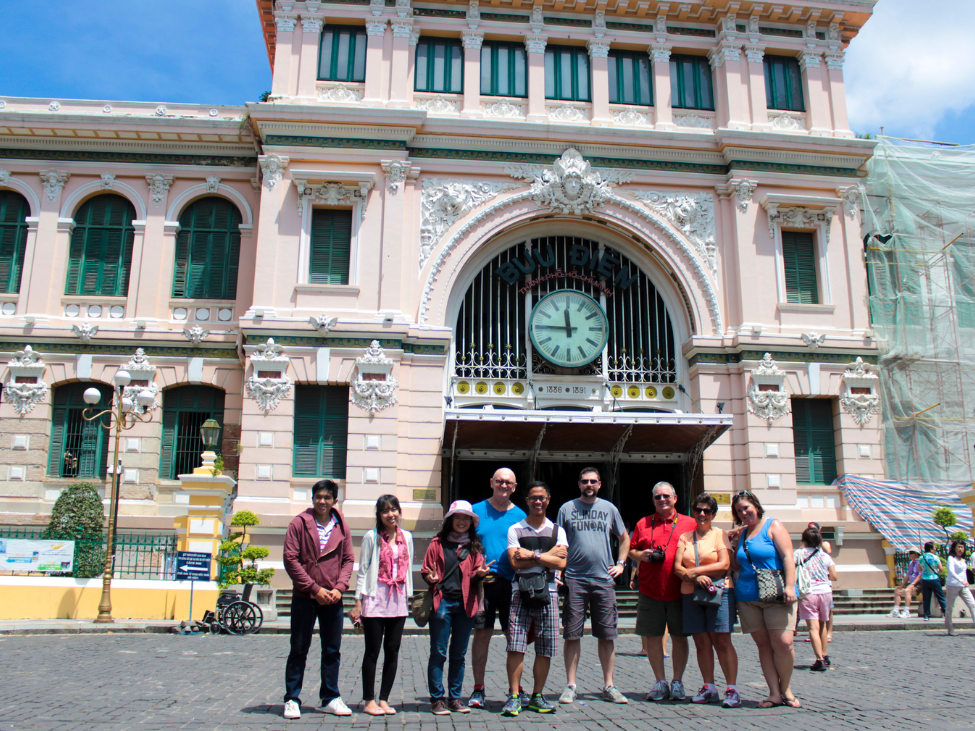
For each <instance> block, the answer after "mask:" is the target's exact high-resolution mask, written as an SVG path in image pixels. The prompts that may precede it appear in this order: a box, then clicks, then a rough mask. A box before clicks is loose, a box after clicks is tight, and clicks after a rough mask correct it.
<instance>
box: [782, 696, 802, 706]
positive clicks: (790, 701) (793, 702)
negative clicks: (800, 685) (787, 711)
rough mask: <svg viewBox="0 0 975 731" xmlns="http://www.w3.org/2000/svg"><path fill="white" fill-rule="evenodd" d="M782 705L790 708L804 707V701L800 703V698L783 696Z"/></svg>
mask: <svg viewBox="0 0 975 731" xmlns="http://www.w3.org/2000/svg"><path fill="white" fill-rule="evenodd" d="M782 705H783V706H788V707H789V708H802V703H800V702H799V699H798V698H796V697H794V696H793V697H792V698H783V699H782Z"/></svg>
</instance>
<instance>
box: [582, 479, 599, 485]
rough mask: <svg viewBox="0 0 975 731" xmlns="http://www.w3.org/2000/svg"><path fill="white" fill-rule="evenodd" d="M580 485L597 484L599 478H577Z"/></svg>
mask: <svg viewBox="0 0 975 731" xmlns="http://www.w3.org/2000/svg"><path fill="white" fill-rule="evenodd" d="M579 484H580V485H598V484H599V480H579Z"/></svg>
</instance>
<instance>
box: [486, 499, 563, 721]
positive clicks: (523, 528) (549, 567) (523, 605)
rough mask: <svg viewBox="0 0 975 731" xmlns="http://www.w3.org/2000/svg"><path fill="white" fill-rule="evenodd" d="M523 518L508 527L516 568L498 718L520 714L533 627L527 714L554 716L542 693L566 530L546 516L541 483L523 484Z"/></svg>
mask: <svg viewBox="0 0 975 731" xmlns="http://www.w3.org/2000/svg"><path fill="white" fill-rule="evenodd" d="M527 500H528V517H527V518H525V519H524V520H522V521H521V522H519V523H517V524H515V525H513V526H511V528H509V529H508V558H509V559H510V560H511V565H512V566H514V568H515V574H516V579H517V580H516V582H515V584H514V587H513V589H512V594H511V619H510V625H509V629H510V632H509V634H508V660H507V671H508V701H507V702H506V703H505V704H504V708H502V709H501V713H502V715H505V716H517V715H518V714H519V713H521V710H522V703H521V697H520V688H521V676H522V673H523V672H524V669H525V652H526V651H527V650H528V631H529V629H530V628H532V627H534V632H535V664H534V666H533V668H532V682H533V687H532V692H531V696H530V698H529V701H528V710H530V711H535V712H536V713H554V712H555V706H554V705H553V704H551V703H549V702H548V701H547V700H545V697H544V696H543V695H542V693H543V692H544V690H545V681H546V680H547V679H548V672H549V669H550V667H551V664H552V658H553V657H555V656H556V655H558V652H559V649H558V648H559V599H558V596H557V595H556V593H555V576H554V574H553V572H555V571H560V570H562V569H564V568H565V559H566V556H567V555H568V541H567V540H566V537H565V531H564V530H563V529H562V528H560V527H559V526H557V525H555V524H554V523H553V522H552V521H551V520H549V519H548V518H546V517H545V511H546V510H548V505H549V502H550V501H551V500H552V493H551V491H550V490H549V488H548V485H546V484H545V483H544V482H541V481H536V482H532V483H530V484H529V485H528V496H527Z"/></svg>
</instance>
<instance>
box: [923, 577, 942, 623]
mask: <svg viewBox="0 0 975 731" xmlns="http://www.w3.org/2000/svg"><path fill="white" fill-rule="evenodd" d="M932 593H934V595H935V596H936V597H937V598H938V604H940V605H941V614H942V615H943V614H944V613H945V593H944V591H942V589H941V580H940V579H921V601H922V606H923V608H924V617H925V619H927V618H930V616H931V594H932Z"/></svg>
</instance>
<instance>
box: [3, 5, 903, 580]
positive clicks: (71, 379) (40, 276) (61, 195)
mask: <svg viewBox="0 0 975 731" xmlns="http://www.w3.org/2000/svg"><path fill="white" fill-rule="evenodd" d="M872 5H873V3H872V2H869V1H863V0H846V1H843V0H839V1H837V2H819V1H816V0H809V1H806V0H801V1H797V2H792V3H789V2H786V3H781V4H769V3H755V2H748V1H742V2H728V1H727V0H695V1H693V2H686V3H667V2H656V1H655V0H651V1H650V2H631V3H626V2H616V0H610V2H608V3H576V4H573V3H564V2H551V1H550V0H543V1H540V2H538V3H537V4H535V5H530V4H522V3H521V2H520V1H519V0H513V1H512V0H492V2H490V3H488V2H483V3H480V4H479V3H478V2H476V1H475V2H470V3H466V2H465V3H458V2H445V1H440V2H438V1H436V0H431V1H427V0H423V1H421V0H416V1H415V2H413V3H412V4H411V2H410V0H372V1H371V2H367V1H366V0H345V1H344V2H319V1H318V0H302V1H299V0H257V7H258V10H259V15H260V21H261V23H262V25H263V29H264V36H265V40H266V43H267V49H268V56H269V60H270V63H271V65H272V68H273V75H274V80H273V88H272V90H271V92H270V95H269V97H268V99H267V101H265V102H261V103H252V104H248V105H247V106H246V108H243V107H241V108H211V107H208V106H190V105H179V104H162V103H160V104H144V103H129V102H90V101H71V100H51V99H14V98H4V99H3V100H2V101H0V227H2V238H0V351H2V352H0V358H2V363H3V366H4V373H3V391H4V393H3V401H2V407H0V419H2V420H0V522H2V523H3V524H6V525H15V524H19V525H23V524H31V525H39V524H44V523H46V514H47V513H49V512H50V510H51V506H52V504H53V502H54V500H55V499H56V498H57V497H58V495H59V494H60V491H61V490H62V489H63V488H64V487H65V486H67V485H69V484H71V483H73V482H76V481H78V480H79V479H86V480H90V481H94V482H97V483H98V484H99V486H100V487H105V486H106V485H108V484H109V482H108V480H109V479H110V474H111V472H112V465H111V462H112V459H111V454H110V448H109V442H110V439H111V435H110V434H106V433H102V432H103V430H101V429H97V428H94V427H92V426H90V425H86V422H84V420H83V419H82V418H81V412H82V409H83V408H84V403H83V401H82V398H81V397H82V393H83V392H84V390H85V389H86V388H90V387H92V386H95V387H97V388H99V389H101V390H102V392H103V402H104V403H108V400H109V399H111V385H110V384H111V383H112V377H113V375H114V374H115V372H116V371H117V370H118V369H119V368H120V367H123V366H126V367H127V370H129V372H130V373H131V374H132V379H133V384H132V386H131V388H137V389H139V390H142V389H145V388H149V389H150V390H152V391H153V392H154V393H156V394H157V397H156V406H155V407H154V408H153V409H152V412H151V413H152V415H153V418H152V421H151V422H149V423H146V424H139V425H138V426H137V427H136V428H134V429H132V430H131V431H128V432H126V433H125V434H124V436H123V439H122V450H121V456H120V459H121V463H122V467H121V482H122V486H121V517H120V520H119V527H120V529H121V530H122V531H141V532H147V531H148V532H159V533H165V532H167V531H169V532H171V531H172V527H173V521H174V519H175V518H177V517H179V516H181V515H186V513H187V510H188V507H189V505H188V503H189V498H188V496H187V495H186V493H185V492H183V491H182V490H181V485H180V482H179V480H178V476H179V475H180V474H184V473H187V472H190V471H191V470H192V468H193V467H196V466H198V464H199V453H200V452H201V451H202V444H201V442H200V439H199V427H200V424H201V423H202V422H203V421H204V420H205V419H207V418H215V419H216V420H217V421H218V422H219V423H220V424H221V425H222V427H223V433H222V438H221V440H222V452H223V455H224V461H225V469H226V470H228V471H232V472H236V476H237V478H238V487H237V496H236V502H235V510H242V509H247V510H253V511H254V512H256V513H258V514H260V516H261V518H262V525H261V527H260V528H259V529H258V530H257V536H256V539H255V540H256V541H257V542H259V543H261V542H263V543H268V544H270V545H271V546H272V554H271V558H270V560H269V562H268V565H270V566H274V567H278V568H280V567H281V563H280V560H281V558H280V546H281V543H282V540H283V532H284V528H285V526H286V525H287V523H288V521H289V520H290V518H291V516H293V515H294V514H295V513H297V512H298V511H300V510H302V509H304V508H305V507H307V506H308V504H309V502H310V497H311V496H310V488H311V486H312V485H313V484H314V482H315V481H317V480H318V479H321V478H323V477H330V478H333V479H335V480H336V481H338V482H339V484H340V485H341V486H342V491H341V495H340V505H341V508H342V510H343V511H344V512H345V514H346V515H347V516H348V517H349V518H350V519H351V521H352V524H353V526H354V527H355V528H356V529H357V530H358V531H359V532H360V534H361V532H364V531H365V530H366V529H368V528H369V527H370V526H371V525H374V504H375V500H376V498H377V497H378V496H379V495H381V494H384V493H393V494H396V495H397V496H398V497H399V499H400V501H401V503H402V505H403V507H404V512H405V517H406V520H407V523H408V524H409V525H410V526H411V527H415V528H416V530H417V533H418V537H419V538H420V539H421V544H422V543H424V542H425V541H423V540H422V539H424V538H429V537H430V536H431V535H432V531H433V530H434V528H435V527H436V526H437V525H438V523H439V519H440V516H442V514H443V508H444V506H445V505H446V504H448V503H449V502H450V501H451V500H453V499H457V498H466V499H470V500H479V499H483V498H484V497H486V496H487V495H488V477H489V476H490V474H491V473H492V472H493V471H494V470H495V469H496V468H497V467H499V466H502V465H506V466H510V467H512V468H513V469H514V470H515V471H516V473H517V474H518V475H519V482H520V483H522V484H524V483H526V482H527V481H528V480H529V479H531V478H533V477H534V478H540V479H544V480H546V481H547V482H549V484H550V485H552V487H553V489H554V493H555V499H554V500H553V508H552V509H553V511H554V510H557V508H558V505H559V504H561V502H564V501H565V500H567V499H569V498H571V497H573V496H575V495H576V494H577V492H576V490H577V488H576V487H575V481H576V476H577V473H578V470H579V468H580V467H582V466H583V465H587V464H595V465H598V466H599V467H600V469H601V471H602V474H603V482H604V487H603V491H604V496H605V497H608V498H609V499H611V500H613V501H614V502H615V503H616V504H617V505H619V506H620V507H621V509H622V510H623V511H624V515H626V516H627V518H628V519H629V520H632V521H636V520H637V519H638V518H640V517H641V516H643V515H646V514H648V513H649V512H650V511H651V510H652V507H651V505H652V503H651V500H650V498H649V496H650V488H651V487H652V485H653V484H654V483H655V482H657V481H658V480H663V479H666V480H668V481H670V482H672V483H673V484H674V485H675V486H676V487H677V489H678V491H679V493H680V497H681V501H682V503H681V504H682V506H683V508H684V509H686V508H687V507H688V501H689V499H690V497H691V496H693V495H694V494H696V493H697V492H699V491H700V490H702V489H706V490H707V491H709V492H711V493H714V494H716V495H717V496H718V497H719V500H720V501H721V502H722V506H723V508H724V510H725V511H726V510H727V506H728V504H729V503H730V498H731V496H732V495H733V494H734V493H736V492H738V491H740V490H749V491H752V492H754V493H755V494H756V495H758V496H759V498H760V499H761V500H762V502H763V504H764V505H765V507H766V511H767V512H769V513H770V514H772V515H774V516H776V517H778V518H780V519H782V520H783V521H784V522H785V523H786V525H787V526H788V527H789V529H790V531H792V533H793V535H794V536H797V535H798V533H799V532H801V530H802V529H803V528H804V527H805V524H806V523H807V522H808V521H810V520H816V521H819V522H820V523H821V524H822V525H823V527H824V530H825V531H826V533H827V536H828V537H829V536H830V534H832V539H833V541H834V543H835V544H836V546H837V550H836V556H837V559H838V562H839V564H840V577H841V579H840V587H849V586H881V585H885V584H886V574H885V571H886V568H887V567H886V561H885V557H884V550H883V549H882V548H881V542H880V536H879V534H877V533H876V532H874V531H873V530H872V529H871V528H870V527H869V526H868V525H867V524H866V523H864V522H863V521H861V520H860V519H859V518H858V517H857V515H855V514H854V513H853V511H852V510H851V509H850V508H849V507H848V505H846V503H845V502H844V500H843V498H842V495H841V494H840V493H839V492H838V491H837V490H836V489H835V488H832V487H830V484H831V483H832V481H833V479H834V478H835V477H836V476H837V475H841V474H845V473H852V474H857V475H864V476H875V477H881V476H882V475H883V461H882V456H883V455H882V454H881V446H880V441H879V432H878V428H877V427H878V424H877V419H876V416H875V415H874V412H873V409H874V408H875V405H876V399H877V393H876V391H877V389H876V376H875V369H874V368H873V367H872V364H874V363H876V356H877V348H876V345H875V343H874V341H873V339H872V337H871V336H872V333H871V330H870V322H869V315H868V310H867V284H866V273H865V269H864V264H863V255H862V250H863V246H862V243H861V240H860V239H861V234H860V199H859V187H858V179H859V178H860V177H862V175H863V174H864V173H863V166H864V162H865V161H866V160H867V159H868V158H869V157H870V155H871V151H872V148H873V143H872V142H870V141H866V140H861V139H856V138H855V136H854V134H853V132H852V131H851V130H850V129H849V124H848V121H847V113H846V102H845V93H844V82H843V57H844V49H845V47H846V46H847V45H848V44H849V43H850V41H851V39H852V38H853V37H854V36H855V35H856V34H857V32H858V31H859V29H860V27H861V26H862V25H863V23H864V22H866V20H867V19H868V17H869V14H870V12H871V9H872ZM202 72H203V71H201V73H202ZM28 346H29V348H30V349H29V350H28ZM8 364H9V365H8ZM854 396H856V397H857V398H853V397H854ZM720 517H721V518H722V519H727V518H728V517H730V516H729V514H728V513H727V512H723V513H722V514H721V516H720ZM284 578H285V577H284V574H283V572H279V576H278V578H277V579H276V583H277V582H283V581H284Z"/></svg>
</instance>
